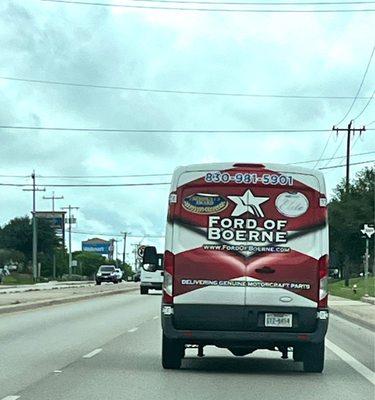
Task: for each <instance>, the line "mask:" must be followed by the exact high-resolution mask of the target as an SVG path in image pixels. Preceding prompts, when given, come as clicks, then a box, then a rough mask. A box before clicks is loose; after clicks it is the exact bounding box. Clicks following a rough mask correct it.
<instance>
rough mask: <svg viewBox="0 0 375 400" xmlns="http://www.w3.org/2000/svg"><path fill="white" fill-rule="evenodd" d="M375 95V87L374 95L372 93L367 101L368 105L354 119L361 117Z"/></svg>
mask: <svg viewBox="0 0 375 400" xmlns="http://www.w3.org/2000/svg"><path fill="white" fill-rule="evenodd" d="M374 95H375V89H374V91H373V92H372V95H371V97H370V98H369V100H368V102H367V103H366V105H365V106H364V107H363V109H362V111H361V112H360V113H359V114H358V115H357V116H356V117H354V118H353V121H355V120H356V119H357V118H359V117H360V116H361V115H362V114H363V113H364V112H365V111H366V109H367V107H368V106H369V105H370V103H371V101H372V99H373V98H374Z"/></svg>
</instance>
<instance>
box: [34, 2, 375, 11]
mask: <svg viewBox="0 0 375 400" xmlns="http://www.w3.org/2000/svg"><path fill="white" fill-rule="evenodd" d="M41 1H44V2H49V3H59V4H70V5H85V6H100V7H121V8H134V9H146V10H169V11H196V12H231V13H351V12H374V11H375V8H350V9H345V8H342V9H337V8H336V9H308V10H306V9H297V8H296V9H268V8H267V9H260V8H253V9H248V8H245V9H244V8H237V9H233V8H194V7H166V6H147V5H135V4H116V3H101V2H84V1H72V0H41Z"/></svg>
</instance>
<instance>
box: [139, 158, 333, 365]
mask: <svg viewBox="0 0 375 400" xmlns="http://www.w3.org/2000/svg"><path fill="white" fill-rule="evenodd" d="M326 205H327V199H326V190H325V183H324V178H323V175H322V174H321V173H320V172H318V171H314V170H310V169H305V168H300V167H297V166H294V165H279V164H241V163H237V164H229V163H225V164H202V165H190V166H186V167H180V168H178V169H177V170H176V171H175V172H174V175H173V180H172V186H171V192H170V196H169V211H168V221H167V229H166V243H165V246H166V247H165V248H166V251H165V254H164V283H163V302H162V328H163V344H162V364H163V366H164V368H179V367H180V365H181V360H182V358H183V357H184V354H185V347H186V346H189V347H192V346H191V345H195V346H196V347H197V348H198V355H200V356H201V355H203V347H204V346H206V345H214V346H217V347H221V348H227V349H229V350H230V351H231V352H232V353H233V354H234V355H235V356H243V355H246V354H249V353H251V352H253V351H254V350H257V349H269V350H278V351H280V352H281V353H282V358H287V357H288V351H290V350H292V351H293V358H294V360H295V361H302V362H303V367H304V370H305V371H309V372H321V371H322V370H323V367H324V337H325V334H326V331H327V326H328V308H327V277H328V225H327V208H326ZM144 256H145V258H144V261H145V262H147V263H148V266H149V265H153V264H155V263H156V249H155V248H151V247H150V248H146V250H145V255H144Z"/></svg>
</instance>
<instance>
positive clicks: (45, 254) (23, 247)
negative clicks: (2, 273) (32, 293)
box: [0, 216, 61, 276]
mask: <svg viewBox="0 0 375 400" xmlns="http://www.w3.org/2000/svg"><path fill="white" fill-rule="evenodd" d="M37 234H38V261H40V262H42V272H43V274H44V275H46V276H51V275H52V257H53V252H54V251H55V250H56V249H57V248H59V247H61V242H60V239H59V238H58V237H57V236H56V233H55V230H54V229H53V228H52V227H51V225H50V224H49V222H48V221H46V220H43V219H39V220H38V223H37ZM32 242H33V232H32V223H31V219H30V218H29V217H28V216H25V217H20V218H14V219H12V220H11V221H9V222H8V223H7V224H6V225H5V226H4V227H3V228H2V229H1V230H0V249H6V250H11V251H15V252H19V253H22V254H23V255H24V260H25V262H26V263H27V262H28V263H30V262H31V259H32Z"/></svg>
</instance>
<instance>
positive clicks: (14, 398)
mask: <svg viewBox="0 0 375 400" xmlns="http://www.w3.org/2000/svg"><path fill="white" fill-rule="evenodd" d="M19 398H20V396H7V397H4V398H3V399H1V400H17V399H19Z"/></svg>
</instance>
